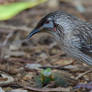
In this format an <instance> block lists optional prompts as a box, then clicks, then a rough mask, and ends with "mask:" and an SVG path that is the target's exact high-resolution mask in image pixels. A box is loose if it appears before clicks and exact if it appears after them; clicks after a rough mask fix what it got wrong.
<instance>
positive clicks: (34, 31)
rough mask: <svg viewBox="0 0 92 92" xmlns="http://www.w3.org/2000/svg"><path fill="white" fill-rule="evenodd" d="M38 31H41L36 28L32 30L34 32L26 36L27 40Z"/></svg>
mask: <svg viewBox="0 0 92 92" xmlns="http://www.w3.org/2000/svg"><path fill="white" fill-rule="evenodd" d="M38 32H40V29H34V30H32V32H30V33H29V34H28V36H27V37H26V40H29V39H30V38H31V37H32V36H33V35H34V34H36V33H38Z"/></svg>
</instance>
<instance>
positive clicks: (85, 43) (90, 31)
mask: <svg viewBox="0 0 92 92" xmlns="http://www.w3.org/2000/svg"><path fill="white" fill-rule="evenodd" d="M73 35H74V36H75V38H76V39H74V40H75V41H74V40H73V44H74V45H75V46H77V48H79V49H80V51H81V52H83V53H85V54H87V55H89V56H91V57H92V25H91V24H82V25H80V26H78V27H76V29H74V31H73Z"/></svg>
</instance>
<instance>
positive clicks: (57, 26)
mask: <svg viewBox="0 0 92 92" xmlns="http://www.w3.org/2000/svg"><path fill="white" fill-rule="evenodd" d="M39 32H47V33H49V34H51V35H53V38H55V39H56V41H57V42H58V43H59V45H60V47H61V49H62V50H63V51H65V53H67V54H68V55H69V56H71V57H73V58H75V59H79V60H80V61H84V62H85V63H87V64H89V65H92V24H90V23H88V22H85V21H83V20H80V19H79V18H77V17H75V16H72V15H71V14H68V13H66V12H63V11H56V12H52V13H49V14H48V15H46V16H45V17H43V18H42V19H41V20H40V22H39V23H38V24H37V26H36V27H35V28H34V30H33V31H32V32H31V33H29V35H28V36H27V37H26V39H30V38H31V37H32V36H33V35H34V34H36V33H39Z"/></svg>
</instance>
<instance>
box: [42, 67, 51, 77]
mask: <svg viewBox="0 0 92 92" xmlns="http://www.w3.org/2000/svg"><path fill="white" fill-rule="evenodd" d="M41 74H42V75H43V76H45V77H49V76H51V74H52V72H51V69H50V68H47V69H45V70H42V72H41Z"/></svg>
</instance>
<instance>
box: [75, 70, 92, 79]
mask: <svg viewBox="0 0 92 92" xmlns="http://www.w3.org/2000/svg"><path fill="white" fill-rule="evenodd" d="M90 72H92V69H91V70H88V71H86V72H84V73H81V74H79V75H78V76H77V77H76V78H75V79H76V80H78V79H79V78H81V77H82V76H84V75H85V74H87V73H90Z"/></svg>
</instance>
